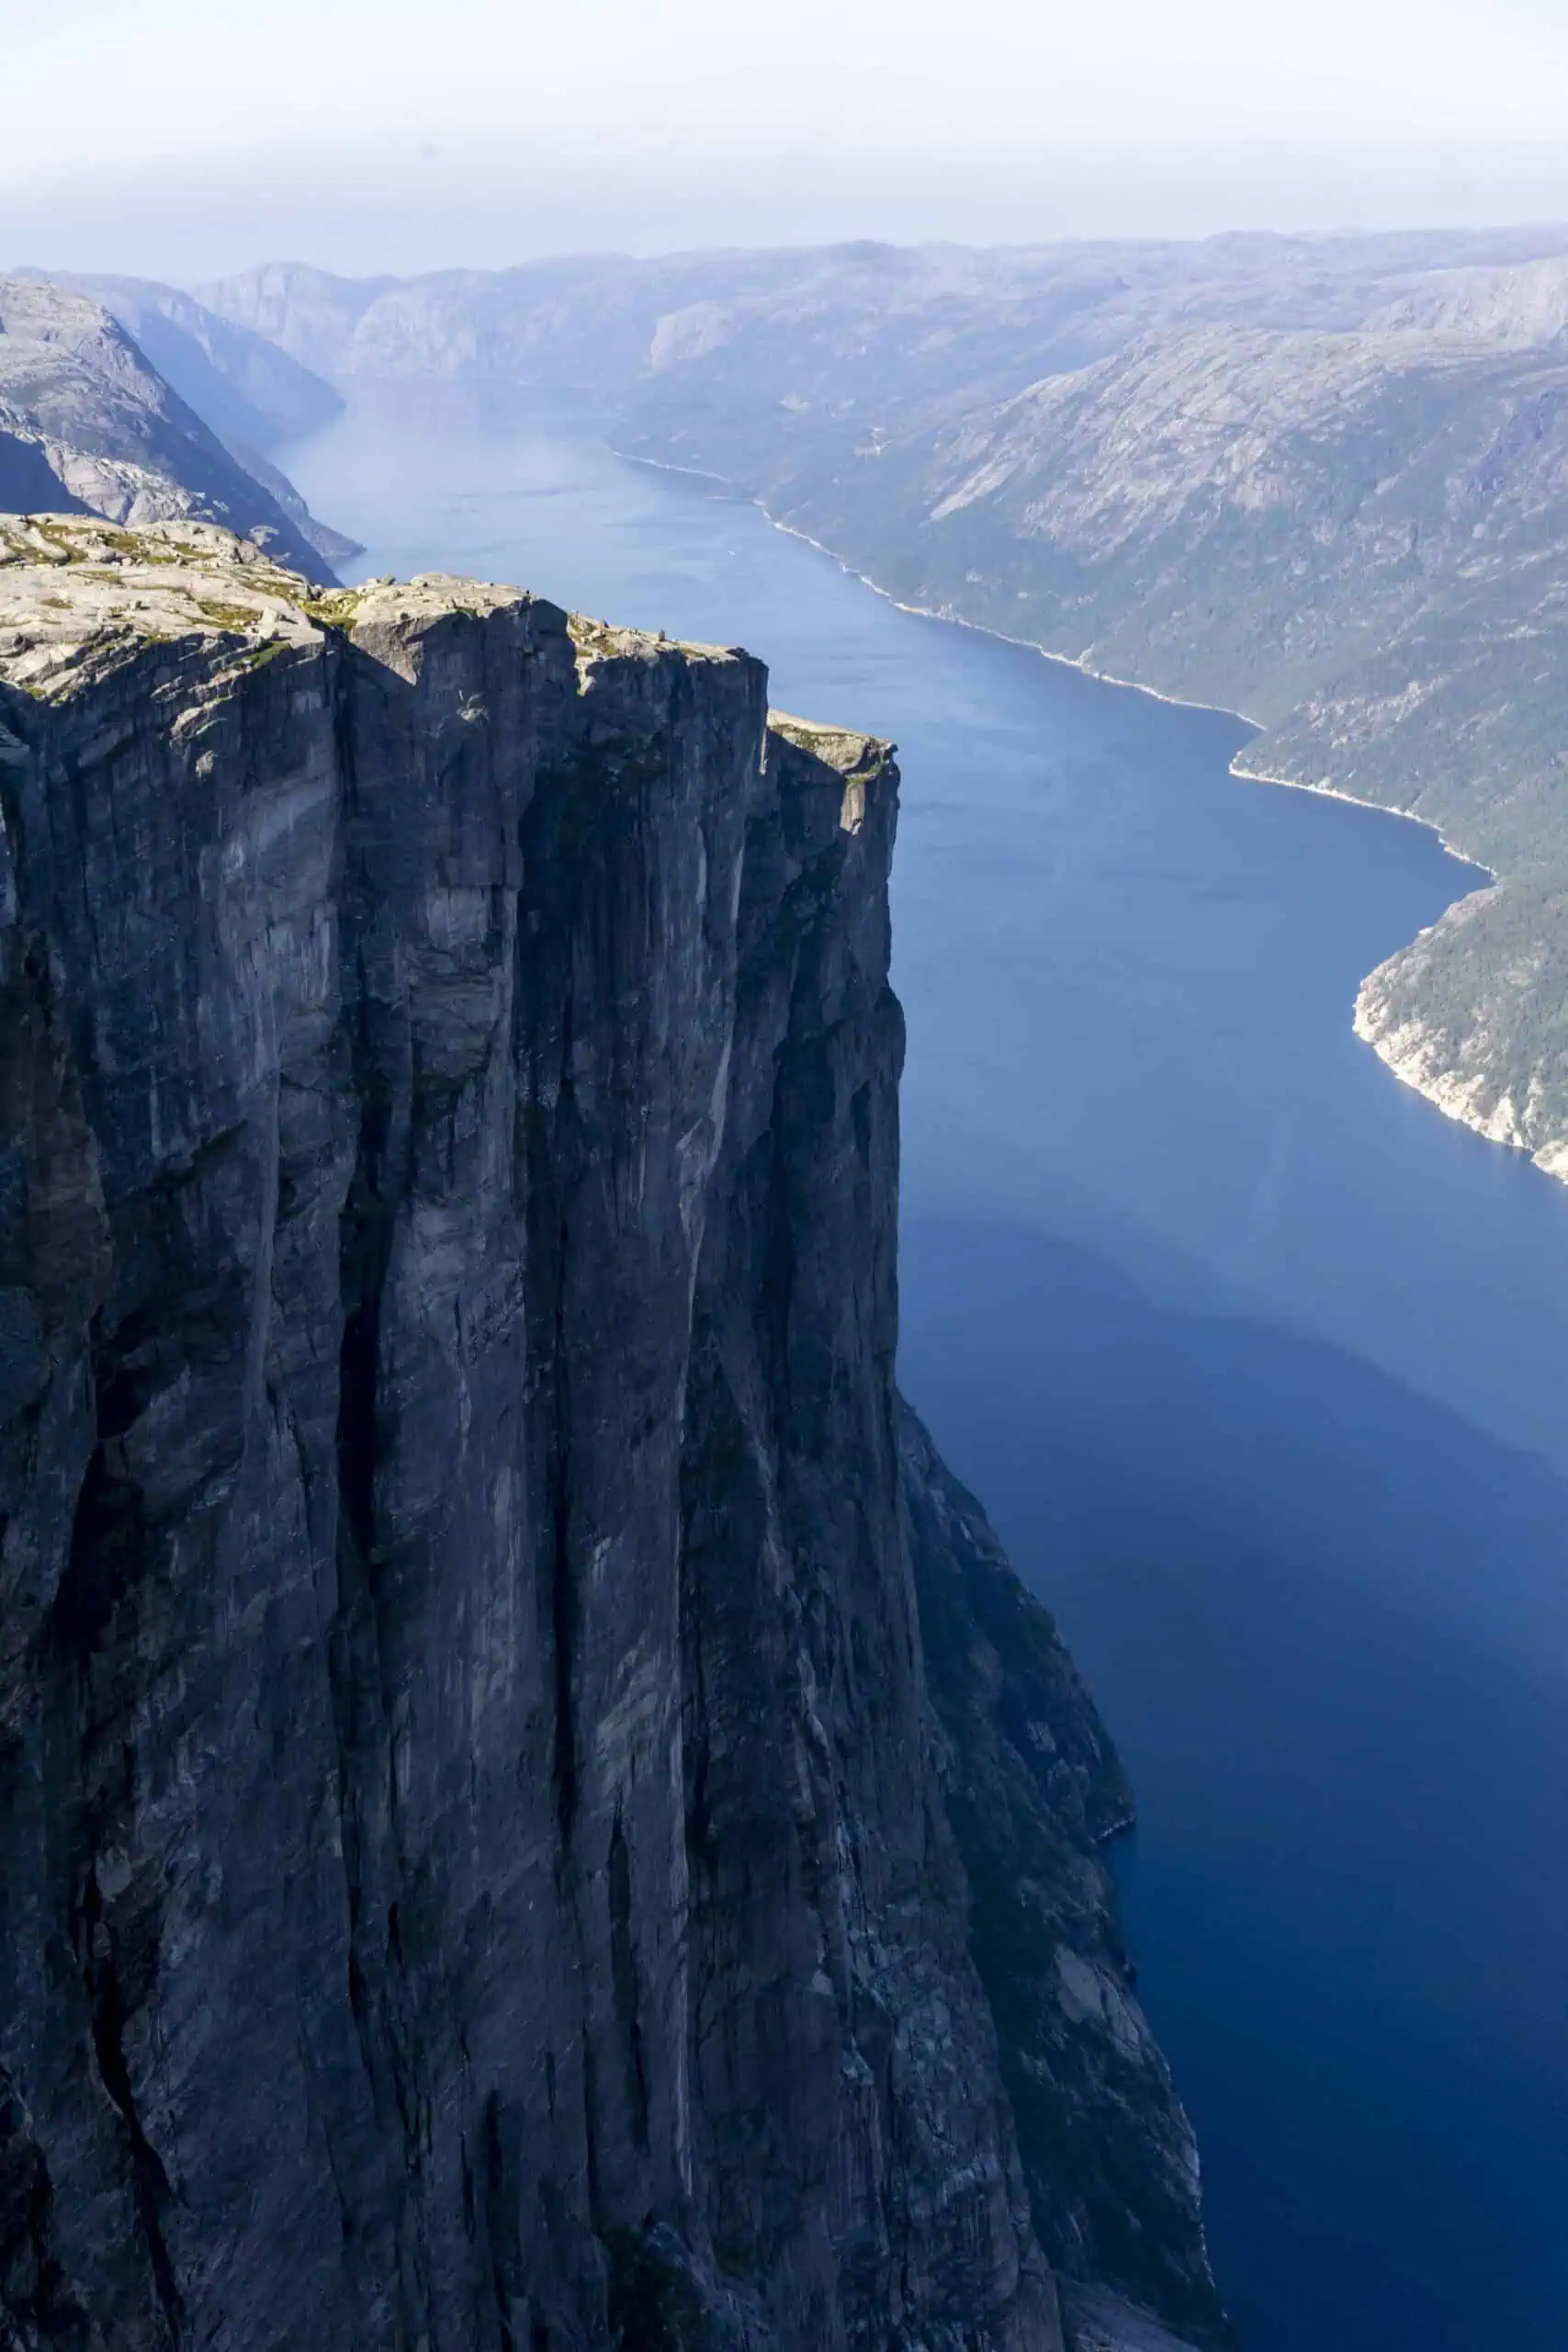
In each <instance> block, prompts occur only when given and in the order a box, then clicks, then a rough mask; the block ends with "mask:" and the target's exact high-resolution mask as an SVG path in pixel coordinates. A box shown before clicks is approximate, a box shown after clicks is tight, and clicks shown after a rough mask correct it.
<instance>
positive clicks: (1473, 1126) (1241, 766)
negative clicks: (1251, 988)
mask: <svg viewBox="0 0 1568 2352" xmlns="http://www.w3.org/2000/svg"><path fill="white" fill-rule="evenodd" d="M605 447H607V448H608V449H609V451H610V454H611V456H612V457H614V458H619V459H620V461H621V463H622V464H623V465H631V466H647V467H649V468H650V469H652V471H654V472H655V473H668V474H682V475H684V476H686V477H687V478H688V479H689V480H691V481H705V482H711V483H713V485H714V487H715V488H716V490H719V491H722V492H724V494H725V496H726V497H728V498H733V499H734V500H735V501H736V503H738V504H740V505H746V506H752V507H755V509H756V510H757V512H758V514H760V515H761V516H762V518H763V520H764V521H765V522H766V523H767V524H768V526H769V527H770V528H771V529H773V530H775V531H780V532H782V533H783V534H784V537H786V538H791V539H799V540H800V541H801V542H802V543H803V545H805V546H806V547H808V548H815V550H816V551H817V553H818V555H825V556H826V557H828V559H829V561H830V562H832V563H836V564H837V565H838V567H839V570H840V571H841V572H843V573H844V574H845V576H846V577H847V578H848V579H851V580H855V581H858V582H860V584H861V586H862V587H863V588H869V589H870V590H871V592H872V594H874V595H876V596H880V597H882V598H883V600H884V602H885V603H886V604H889V605H892V606H893V607H894V609H895V611H897V612H900V613H908V614H910V615H912V616H914V617H915V618H917V619H919V620H931V621H941V622H942V623H944V624H945V625H946V626H947V627H948V628H966V629H972V630H974V631H975V633H976V635H977V636H980V637H989V638H994V639H996V640H997V642H998V644H1000V645H1016V646H1019V647H1021V649H1022V650H1024V651H1026V652H1030V653H1033V654H1036V655H1037V656H1038V657H1039V659H1040V660H1041V661H1043V662H1054V663H1055V664H1057V665H1058V666H1059V667H1061V668H1062V669H1064V670H1075V671H1077V673H1078V675H1079V676H1080V677H1085V678H1092V679H1093V680H1095V682H1096V683H1097V684H1100V685H1107V686H1115V687H1118V688H1119V689H1120V690H1121V691H1122V693H1124V694H1135V695H1146V696H1147V698H1148V699H1149V700H1150V701H1151V702H1158V703H1165V704H1167V705H1168V706H1169V707H1171V708H1173V709H1177V710H1199V711H1203V712H1206V713H1209V714H1211V715H1212V716H1213V717H1216V718H1230V719H1234V720H1235V722H1236V723H1237V724H1238V725H1239V726H1242V727H1248V728H1251V729H1252V730H1253V733H1254V735H1255V736H1262V735H1267V734H1268V732H1269V729H1268V728H1267V727H1266V726H1265V724H1264V723H1263V721H1262V720H1260V719H1257V718H1251V717H1250V716H1249V715H1248V714H1247V712H1246V711H1244V710H1232V709H1231V708H1230V707H1228V705H1226V704H1224V703H1215V702H1204V701H1202V700H1201V699H1200V698H1199V697H1198V696H1196V695H1170V694H1165V693H1163V692H1162V691H1161V689H1160V688H1159V687H1158V686H1150V685H1145V684H1143V683H1142V681H1141V680H1139V679H1137V678H1119V677H1116V676H1115V675H1114V674H1113V673H1111V671H1109V670H1097V669H1095V668H1094V666H1093V665H1092V663H1091V662H1089V659H1088V657H1087V655H1085V654H1071V653H1054V652H1052V651H1051V650H1050V649H1049V648H1048V647H1047V646H1043V645H1042V644H1040V643H1039V642H1038V640H1037V639H1033V638H1028V637H1010V635H1009V634H1008V633H1007V631H1006V630H1005V629H999V628H989V627H988V626H987V624H986V623H985V622H984V621H972V620H966V619H965V618H964V616H963V615H962V614H961V613H955V612H953V611H942V610H941V609H940V608H938V607H936V606H934V605H911V604H907V603H906V602H905V601H904V599H903V598H902V597H900V596H896V595H895V594H893V592H892V590H891V589H889V588H885V587H884V586H883V585H882V583H881V582H880V581H876V580H874V579H872V577H871V575H870V574H869V572H864V571H860V570H858V569H857V567H856V566H855V565H854V564H852V563H851V562H850V561H849V560H848V559H847V558H846V557H844V556H841V555H840V553H839V551H838V549H837V548H830V547H829V546H827V545H826V544H825V543H824V542H823V541H822V540H821V539H815V538H813V537H812V536H811V534H810V532H809V531H803V530H800V529H798V528H797V526H795V524H793V523H784V522H781V521H780V519H779V517H778V516H777V515H774V514H773V512H772V511H771V509H770V508H769V507H768V506H767V504H766V503H764V501H763V500H761V498H753V497H750V496H748V495H747V493H746V492H744V491H739V490H737V489H736V488H735V487H734V485H733V484H732V483H730V482H728V481H726V479H725V477H724V476H723V475H722V474H716V473H710V472H709V471H708V470H707V469H706V468H705V467H702V466H679V465H676V464H674V463H673V462H672V461H671V460H669V459H667V458H645V457H638V456H636V455H634V454H633V453H632V452H631V451H629V450H626V449H617V448H616V447H615V445H614V443H613V442H606V444H605ZM1246 749H1247V747H1246V746H1245V745H1243V746H1242V747H1241V749H1240V750H1238V751H1237V752H1235V754H1234V755H1233V757H1232V759H1231V761H1230V763H1229V773H1230V775H1232V776H1233V777H1235V781H1236V782H1237V783H1238V784H1264V785H1269V786H1272V787H1273V788H1274V789H1275V790H1277V791H1281V792H1308V793H1312V794H1314V796H1315V797H1317V798H1319V799H1322V800H1338V801H1342V802H1344V804H1345V805H1346V806H1347V807H1348V808H1351V809H1365V810H1367V811H1368V812H1369V813H1371V815H1374V816H1380V817H1393V818H1397V819H1399V820H1401V821H1402V822H1404V823H1405V824H1410V825H1419V826H1421V827H1422V828H1423V829H1424V830H1425V831H1427V832H1429V833H1431V834H1433V835H1434V836H1435V837H1436V840H1437V842H1438V847H1439V848H1440V849H1441V850H1442V852H1443V854H1444V856H1445V857H1451V858H1452V859H1453V860H1454V862H1455V863H1456V865H1468V866H1469V867H1470V868H1471V869H1472V872H1473V873H1475V874H1478V875H1480V876H1483V879H1482V880H1481V881H1480V882H1478V883H1477V885H1476V887H1475V888H1474V889H1473V890H1465V891H1462V892H1461V895H1460V896H1459V897H1458V898H1457V899H1454V900H1453V901H1452V903H1451V904H1450V906H1448V907H1446V908H1445V909H1444V910H1443V912H1442V914H1440V915H1439V916H1438V922H1436V923H1427V924H1425V925H1424V926H1423V928H1422V929H1421V930H1420V931H1418V932H1417V933H1416V936H1415V938H1414V939H1411V940H1407V941H1406V942H1405V944H1404V946H1403V947H1399V948H1396V949H1395V950H1394V953H1393V956H1387V957H1385V958H1384V960H1383V962H1382V964H1380V965H1378V966H1376V967H1375V968H1374V969H1373V970H1372V971H1371V972H1369V973H1368V974H1367V975H1366V976H1365V978H1363V979H1362V981H1361V983H1360V985H1359V988H1358V989H1357V991H1356V999H1355V1005H1354V1009H1353V1011H1352V1013H1351V1019H1350V1029H1351V1034H1352V1035H1354V1036H1355V1037H1357V1038H1359V1040H1360V1042H1361V1043H1362V1044H1363V1045H1365V1046H1370V1047H1371V1051H1372V1052H1373V1053H1374V1054H1376V1056H1377V1057H1378V1059H1379V1060H1380V1061H1381V1062H1382V1065H1383V1067H1384V1069H1386V1070H1387V1071H1388V1072H1389V1074H1390V1075H1391V1077H1393V1078H1394V1079H1396V1080H1398V1082H1399V1083H1400V1085H1402V1086H1407V1087H1409V1088H1410V1090H1411V1091H1412V1092H1413V1093H1416V1094H1418V1095H1420V1097H1421V1099H1422V1101H1423V1102H1425V1103H1429V1104H1430V1105H1431V1107H1432V1109H1433V1110H1434V1111H1437V1112H1438V1113H1440V1114H1441V1115H1442V1116H1443V1117H1444V1118H1445V1119H1449V1120H1451V1121H1452V1122H1453V1123H1454V1124H1455V1125H1458V1126H1462V1127H1465V1128H1467V1129H1468V1130H1469V1131H1470V1133H1471V1134H1472V1135H1474V1136H1479V1137H1480V1138H1481V1140H1482V1141H1483V1142H1484V1143H1489V1144H1493V1145H1495V1146H1496V1147H1497V1148H1500V1149H1505V1150H1509V1151H1522V1152H1524V1153H1526V1154H1527V1155H1528V1156H1529V1159H1530V1161H1531V1163H1532V1165H1533V1166H1535V1167H1537V1168H1539V1169H1540V1171H1541V1173H1542V1174H1543V1175H1544V1176H1547V1177H1550V1178H1551V1179H1552V1181H1554V1182H1559V1183H1568V1138H1565V1139H1563V1140H1562V1141H1561V1142H1551V1141H1550V1140H1549V1141H1548V1142H1546V1143H1543V1144H1540V1145H1539V1146H1536V1145H1532V1144H1530V1143H1529V1141H1528V1140H1527V1138H1526V1137H1524V1136H1520V1135H1518V1134H1517V1133H1506V1132H1499V1131H1498V1117H1497V1113H1496V1111H1493V1112H1490V1113H1483V1112H1482V1111H1481V1110H1479V1109H1478V1108H1476V1107H1475V1106H1474V1105H1473V1104H1472V1103H1470V1102H1469V1101H1468V1099H1467V1095H1466V1092H1465V1091H1464V1080H1463V1078H1462V1076H1461V1073H1460V1072H1459V1071H1457V1070H1451V1069H1446V1068H1444V1067H1442V1066H1440V1065H1439V1066H1438V1067H1429V1066H1428V1065H1427V1064H1426V1062H1425V1061H1424V1060H1418V1057H1417V1056H1416V1052H1415V1050H1414V1049H1409V1050H1406V1051H1403V1052H1402V1051H1401V1050H1400V1048H1399V1046H1397V1045H1396V1044H1395V1042H1394V1039H1393V1036H1392V1035H1389V1036H1385V1035H1384V1034H1383V1033H1382V1031H1381V1030H1380V1029H1379V1028H1378V1026H1377V1025H1376V1023H1374V1022H1373V1020H1372V1018H1371V1012H1370V1010H1369V1004H1370V1000H1369V997H1368V990H1369V989H1370V988H1371V985H1372V982H1373V981H1374V980H1375V979H1376V978H1377V977H1378V974H1379V973H1380V972H1382V971H1383V970H1385V969H1386V968H1387V967H1388V966H1389V965H1390V964H1393V963H1395V962H1397V961H1398V959H1399V957H1400V956H1404V955H1405V954H1407V953H1408V952H1409V950H1410V948H1412V947H1414V946H1416V944H1417V943H1418V942H1419V941H1421V940H1423V939H1425V938H1427V936H1428V935H1429V934H1430V933H1432V932H1434V931H1436V930H1437V929H1438V925H1439V924H1441V923H1443V922H1447V921H1448V919H1449V917H1450V915H1451V914H1453V913H1454V912H1455V910H1457V909H1458V908H1460V907H1461V906H1464V905H1466V904H1467V903H1468V902H1469V900H1470V899H1474V898H1479V897H1481V896H1482V895H1483V893H1484V892H1485V891H1487V890H1492V889H1495V888H1496V887H1497V882H1498V878H1499V877H1498V875H1497V873H1496V870H1495V867H1493V866H1490V865H1487V864H1486V863H1485V861H1484V860H1483V859H1482V858H1478V857H1473V856H1472V855H1471V854H1470V853H1469V852H1468V851H1466V850H1462V849H1458V848H1456V847H1455V845H1454V843H1453V842H1451V841H1450V839H1449V837H1448V835H1447V834H1446V833H1445V832H1444V831H1443V829H1442V827H1441V825H1439V824H1437V823H1435V822H1434V821H1433V820H1432V819H1431V818H1429V817H1422V816H1419V815H1418V814H1417V813H1416V810H1415V809H1393V808H1390V807H1388V806H1387V805H1386V803H1384V802H1382V801H1381V800H1367V799H1363V798H1362V797H1360V796H1359V794H1357V793H1354V792H1347V791H1346V790H1345V789H1344V788H1343V786H1338V785H1333V784H1307V783H1304V782H1303V780H1302V779H1301V778H1300V777H1299V776H1288V775H1271V774H1270V773H1269V770H1268V769H1266V768H1261V767H1249V766H1247V764H1245V757H1246ZM1511 1115H1512V1112H1511V1106H1510V1116H1511ZM1112 1834H1114V1833H1112Z"/></svg>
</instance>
